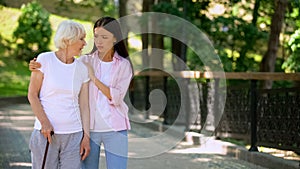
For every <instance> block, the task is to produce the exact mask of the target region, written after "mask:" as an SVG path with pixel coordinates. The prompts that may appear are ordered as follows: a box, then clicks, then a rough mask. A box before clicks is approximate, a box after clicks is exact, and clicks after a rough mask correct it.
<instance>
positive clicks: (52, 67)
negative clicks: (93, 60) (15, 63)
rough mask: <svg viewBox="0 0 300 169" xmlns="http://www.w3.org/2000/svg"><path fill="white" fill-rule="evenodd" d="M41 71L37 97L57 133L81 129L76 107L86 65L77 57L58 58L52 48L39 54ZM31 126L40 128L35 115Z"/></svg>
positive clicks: (86, 79)
mask: <svg viewBox="0 0 300 169" xmlns="http://www.w3.org/2000/svg"><path fill="white" fill-rule="evenodd" d="M37 61H38V62H40V63H41V64H42V67H41V68H40V71H41V72H42V73H43V74H44V79H43V82H42V86H41V90H40V95H39V98H40V101H41V104H42V106H43V109H44V111H45V113H46V115H47V117H48V119H49V120H50V122H51V124H52V126H53V128H54V132H55V133H56V134H69V133H75V132H79V131H82V124H81V116H80V109H79V101H78V97H79V92H80V89H81V86H82V84H83V83H86V82H88V81H89V77H88V70H87V68H86V66H85V65H84V64H83V63H82V62H81V61H78V60H77V59H75V60H74V62H73V63H71V64H65V63H63V62H61V61H60V60H59V59H58V58H57V57H56V55H55V53H54V52H45V53H42V54H40V55H39V56H38V58H37ZM34 128H35V129H38V130H40V129H41V124H40V122H39V120H38V119H37V118H36V121H35V124H34Z"/></svg>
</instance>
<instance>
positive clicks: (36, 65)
mask: <svg viewBox="0 0 300 169" xmlns="http://www.w3.org/2000/svg"><path fill="white" fill-rule="evenodd" d="M28 65H29V70H30V71H32V72H34V71H37V69H38V68H41V67H42V65H41V64H40V63H39V62H37V61H36V58H33V59H32V60H30V62H29V64H28Z"/></svg>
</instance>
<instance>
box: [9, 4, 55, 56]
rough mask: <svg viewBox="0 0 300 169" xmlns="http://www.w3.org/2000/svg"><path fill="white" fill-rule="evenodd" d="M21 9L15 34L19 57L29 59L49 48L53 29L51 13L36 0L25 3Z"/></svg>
mask: <svg viewBox="0 0 300 169" xmlns="http://www.w3.org/2000/svg"><path fill="white" fill-rule="evenodd" d="M21 11H22V14H21V16H20V17H19V19H18V24H19V25H18V27H17V29H16V30H15V31H14V33H13V36H14V38H15V40H16V41H15V42H16V44H17V48H16V57H17V59H22V60H26V61H28V60H30V59H31V58H32V57H34V56H35V55H37V54H38V53H40V52H44V51H47V50H49V48H48V46H49V43H50V40H51V34H52V30H51V25H50V22H49V13H48V12H47V11H46V10H45V9H43V8H42V6H41V5H40V4H39V3H37V2H35V1H34V2H31V3H28V4H26V5H23V6H22V7H21Z"/></svg>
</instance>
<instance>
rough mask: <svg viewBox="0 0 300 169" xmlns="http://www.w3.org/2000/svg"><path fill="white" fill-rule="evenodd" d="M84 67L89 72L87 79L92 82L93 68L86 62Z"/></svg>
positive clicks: (93, 76)
mask: <svg viewBox="0 0 300 169" xmlns="http://www.w3.org/2000/svg"><path fill="white" fill-rule="evenodd" d="M84 64H85V66H86V67H87V68H88V71H89V78H90V79H91V80H92V79H94V78H95V72H94V68H93V67H92V66H91V65H90V64H89V63H87V62H85V63H84Z"/></svg>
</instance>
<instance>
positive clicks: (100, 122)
mask: <svg viewBox="0 0 300 169" xmlns="http://www.w3.org/2000/svg"><path fill="white" fill-rule="evenodd" d="M113 62H114V61H112V62H102V61H101V62H100V63H99V64H98V70H95V72H96V76H97V78H98V79H99V80H100V81H101V82H102V83H103V84H105V85H106V86H110V80H111V68H112V65H113ZM99 74H100V75H99ZM97 105H100V106H97V111H96V114H95V119H97V123H95V126H94V128H93V129H92V130H91V131H96V132H107V131H113V128H112V127H111V126H110V125H109V124H110V122H107V121H105V119H109V118H107V116H110V114H111V111H110V110H109V107H110V106H109V103H108V101H107V97H106V96H105V95H104V94H103V93H102V92H101V91H100V90H98V99H97Z"/></svg>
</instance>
